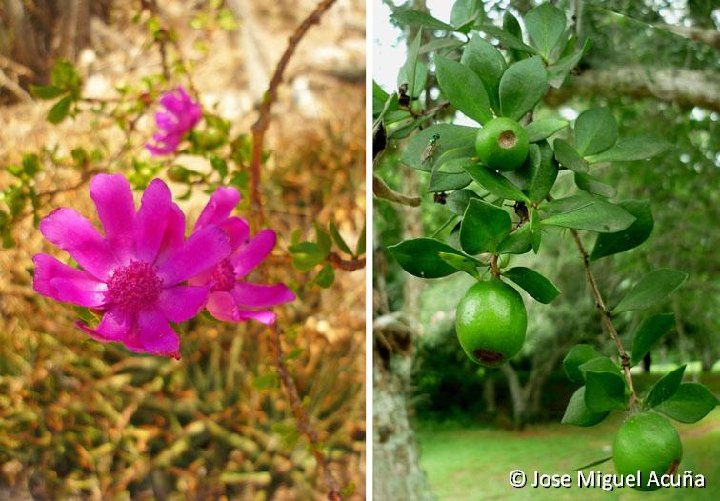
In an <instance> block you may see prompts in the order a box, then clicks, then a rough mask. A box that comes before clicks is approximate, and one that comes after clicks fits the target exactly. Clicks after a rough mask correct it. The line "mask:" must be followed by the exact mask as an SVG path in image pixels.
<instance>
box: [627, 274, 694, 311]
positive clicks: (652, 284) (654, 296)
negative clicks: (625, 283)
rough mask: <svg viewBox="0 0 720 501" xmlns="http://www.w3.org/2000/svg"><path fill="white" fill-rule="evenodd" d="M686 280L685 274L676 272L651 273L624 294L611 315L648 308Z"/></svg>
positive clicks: (686, 275)
mask: <svg viewBox="0 0 720 501" xmlns="http://www.w3.org/2000/svg"><path fill="white" fill-rule="evenodd" d="M687 278H688V274H687V273H684V272H682V271H677V270H669V269H660V270H655V271H651V272H650V273H648V274H647V275H645V276H644V277H642V278H641V279H640V281H638V283H637V284H635V287H633V288H632V289H630V291H629V292H628V293H627V294H625V297H624V298H623V299H622V301H620V304H618V305H617V306H616V307H615V309H613V314H615V313H621V312H623V311H632V310H644V309H645V308H649V307H651V306H653V305H654V304H657V303H659V302H660V301H663V300H664V299H665V298H666V297H668V296H669V295H670V294H671V293H672V292H673V291H675V290H676V289H677V288H678V287H680V286H681V285H682V284H684V283H685V280H687Z"/></svg>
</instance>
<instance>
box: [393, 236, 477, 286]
mask: <svg viewBox="0 0 720 501" xmlns="http://www.w3.org/2000/svg"><path fill="white" fill-rule="evenodd" d="M388 250H389V251H390V254H392V255H393V257H394V258H395V259H397V262H398V264H400V266H402V268H403V269H404V270H405V271H407V272H408V273H410V274H411V275H415V276H416V277H420V278H440V277H444V276H447V275H451V274H453V273H455V272H456V271H457V269H455V268H453V267H452V266H450V265H449V264H447V262H445V261H444V260H443V259H442V258H441V257H440V256H439V253H440V252H446V253H451V254H458V255H460V256H462V255H463V254H462V252H460V251H458V250H456V249H454V248H452V247H450V246H449V245H447V244H444V243H442V242H439V241H438V240H433V239H432V238H416V239H413V240H405V241H404V242H400V243H399V244H397V245H393V246H391V247H388Z"/></svg>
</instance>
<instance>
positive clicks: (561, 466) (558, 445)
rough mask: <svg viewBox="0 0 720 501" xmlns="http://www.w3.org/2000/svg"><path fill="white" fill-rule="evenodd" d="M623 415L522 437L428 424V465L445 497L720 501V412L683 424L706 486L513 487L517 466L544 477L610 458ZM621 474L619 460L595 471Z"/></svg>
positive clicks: (684, 466) (686, 459)
mask: <svg viewBox="0 0 720 501" xmlns="http://www.w3.org/2000/svg"><path fill="white" fill-rule="evenodd" d="M621 420H622V416H621V415H620V414H618V415H617V416H612V417H611V418H609V419H608V420H607V422H605V423H603V424H602V425H599V426H595V427H592V428H576V427H572V426H564V425H560V424H551V425H543V426H532V427H529V428H528V429H527V430H525V431H522V432H510V431H497V430H488V429H459V428H454V429H447V428H442V427H437V426H434V425H432V424H430V423H424V424H421V425H420V426H419V431H418V440H419V442H420V446H421V449H422V466H423V468H424V469H425V471H426V472H427V474H428V476H429V478H430V486H431V488H432V491H433V494H434V495H435V497H436V498H437V499H438V500H442V501H445V500H452V501H461V500H462V501H466V500H467V501H472V500H481V499H482V500H485V499H503V500H504V499H530V498H532V499H541V500H542V499H552V500H553V501H559V500H565V499H578V498H579V497H582V499H583V500H584V501H586V500H594V499H602V500H623V501H626V500H627V501H631V500H646V501H660V500H665V499H672V500H676V499H677V500H680V499H693V500H694V499H698V500H705V499H707V500H709V501H710V500H719V499H720V409H716V410H715V411H714V412H713V413H711V414H710V415H709V416H707V417H705V419H703V420H702V421H700V422H699V423H697V424H694V425H683V424H679V423H675V424H676V425H677V428H678V430H679V432H680V435H681V436H682V441H683V447H684V455H683V461H682V463H681V465H680V470H681V471H683V470H685V471H687V470H690V471H693V472H694V473H702V474H703V475H704V476H705V486H706V487H705V488H704V489H697V488H696V489H662V490H661V491H656V492H650V493H645V492H635V491H633V490H631V489H619V490H615V491H613V492H611V493H608V492H605V491H602V490H600V489H587V488H585V489H579V488H571V489H564V488H556V489H533V488H530V487H525V488H523V489H513V488H511V487H510V486H509V484H508V475H509V473H510V471H512V470H515V469H521V470H525V471H526V472H532V471H534V470H537V471H539V472H542V473H550V474H552V473H560V474H562V473H570V474H571V475H572V476H573V482H574V479H575V472H574V469H575V468H577V467H578V466H582V465H585V464H588V463H591V462H592V461H595V460H598V459H601V458H603V457H607V456H609V455H610V444H611V443H612V437H613V434H614V432H615V430H616V429H617V427H618V426H619V424H620V422H621ZM592 469H593V470H600V471H602V472H603V473H612V472H614V470H613V467H612V461H610V462H607V463H603V464H602V465H599V466H596V467H593V468H592Z"/></svg>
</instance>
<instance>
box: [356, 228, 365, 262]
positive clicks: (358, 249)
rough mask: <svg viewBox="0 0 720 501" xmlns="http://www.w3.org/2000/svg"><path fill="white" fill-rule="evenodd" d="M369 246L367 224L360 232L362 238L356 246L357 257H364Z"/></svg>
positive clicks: (359, 238)
mask: <svg viewBox="0 0 720 501" xmlns="http://www.w3.org/2000/svg"><path fill="white" fill-rule="evenodd" d="M366 245H367V224H364V225H363V229H362V231H361V232H360V236H359V237H358V239H357V243H356V244H355V255H356V256H362V255H363V254H365V247H366Z"/></svg>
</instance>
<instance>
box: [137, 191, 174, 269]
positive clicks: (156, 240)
mask: <svg viewBox="0 0 720 501" xmlns="http://www.w3.org/2000/svg"><path fill="white" fill-rule="evenodd" d="M172 205H173V203H172V194H171V193H170V188H168V187H167V185H166V184H165V183H164V182H163V181H161V180H160V179H153V180H152V181H151V182H150V185H149V186H148V187H147V189H146V190H145V193H143V197H142V202H141V205H140V209H139V210H138V213H137V216H136V218H135V246H136V251H135V256H136V257H137V258H138V259H139V260H141V261H145V262H147V263H153V262H155V258H156V257H157V255H158V252H159V251H160V246H161V244H162V243H163V238H164V236H165V231H164V230H165V225H166V224H167V221H168V218H169V215H170V212H171V209H172Z"/></svg>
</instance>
